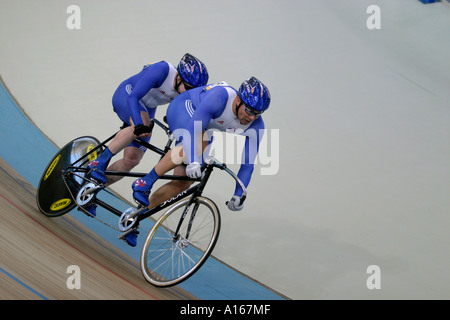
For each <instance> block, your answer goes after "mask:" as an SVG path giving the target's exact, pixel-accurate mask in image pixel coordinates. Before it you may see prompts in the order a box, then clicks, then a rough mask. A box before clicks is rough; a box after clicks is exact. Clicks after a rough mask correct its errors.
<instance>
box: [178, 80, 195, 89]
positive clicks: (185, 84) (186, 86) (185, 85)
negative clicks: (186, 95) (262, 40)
mask: <svg viewBox="0 0 450 320" xmlns="http://www.w3.org/2000/svg"><path fill="white" fill-rule="evenodd" d="M181 82H183V84H184V88H185V89H186V90H191V89H194V87H193V86H191V85H190V84H187V83H186V81H184V80H181Z"/></svg>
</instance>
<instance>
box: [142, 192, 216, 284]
mask: <svg viewBox="0 0 450 320" xmlns="http://www.w3.org/2000/svg"><path fill="white" fill-rule="evenodd" d="M190 201H191V199H189V198H188V199H185V200H182V201H180V202H178V203H176V204H175V205H174V206H173V207H171V208H170V209H169V210H167V212H165V213H164V214H163V215H162V216H161V218H159V220H158V221H157V222H156V223H155V225H154V226H153V228H152V229H151V230H150V233H149V234H148V236H147V239H146V240H145V243H144V246H143V248H142V253H141V271H142V274H143V276H144V278H145V279H146V280H147V281H148V282H150V283H151V284H153V285H155V286H157V287H169V286H173V285H176V284H178V283H180V282H182V281H184V280H186V279H187V278H189V277H190V276H192V275H193V274H194V273H195V272H196V271H197V270H198V269H199V268H200V267H201V266H202V265H203V263H204V262H205V261H206V259H208V257H209V255H210V254H211V252H212V251H213V249H214V246H215V244H216V242H217V239H218V237H219V231H220V213H219V209H218V208H217V206H216V204H215V203H214V202H213V201H212V200H210V199H208V198H205V197H196V198H194V200H193V202H192V203H191V204H189V203H190Z"/></svg>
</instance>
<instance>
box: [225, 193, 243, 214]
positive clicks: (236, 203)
mask: <svg viewBox="0 0 450 320" xmlns="http://www.w3.org/2000/svg"><path fill="white" fill-rule="evenodd" d="M227 205H228V209H230V210H232V211H240V210H242V209H243V208H244V202H242V203H241V197H239V196H233V197H232V198H231V200H230V201H227Z"/></svg>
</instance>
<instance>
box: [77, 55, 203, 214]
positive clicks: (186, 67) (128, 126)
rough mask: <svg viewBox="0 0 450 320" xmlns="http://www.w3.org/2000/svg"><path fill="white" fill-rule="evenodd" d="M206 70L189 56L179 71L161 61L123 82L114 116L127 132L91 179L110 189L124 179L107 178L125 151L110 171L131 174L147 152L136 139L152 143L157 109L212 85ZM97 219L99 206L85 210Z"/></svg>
mask: <svg viewBox="0 0 450 320" xmlns="http://www.w3.org/2000/svg"><path fill="white" fill-rule="evenodd" d="M208 78H209V76H208V71H207V69H206V66H205V65H204V64H203V62H201V61H200V60H199V59H197V58H196V57H194V56H193V55H191V54H189V53H186V54H185V55H184V56H183V57H182V59H181V60H180V62H179V64H178V67H177V68H175V67H174V66H173V65H172V64H171V63H168V62H165V61H160V62H156V63H153V64H148V65H145V66H144V67H143V69H142V70H141V71H140V72H139V73H137V74H136V75H133V76H132V77H130V78H128V79H126V80H125V81H123V82H122V83H121V84H120V85H119V87H118V88H117V90H116V91H115V93H114V95H113V99H112V104H113V107H114V112H116V113H117V115H118V116H119V118H120V119H121V120H122V121H123V123H124V126H125V127H124V128H123V129H122V130H120V131H119V132H118V133H117V135H116V136H115V137H114V139H113V140H111V143H110V144H109V146H108V147H107V148H106V149H105V151H104V152H103V153H102V154H101V155H100V157H99V158H98V159H96V160H94V161H92V162H91V163H89V165H88V168H89V169H90V173H89V174H90V177H91V178H93V179H95V180H97V181H98V182H100V183H102V184H107V185H110V184H112V183H114V182H116V181H118V180H119V179H120V178H121V177H116V176H110V177H108V178H106V176H105V170H106V168H107V166H108V164H109V162H110V160H111V158H112V157H113V156H114V155H115V154H117V153H118V152H120V151H121V150H124V153H123V158H122V159H119V160H117V161H116V162H114V163H113V164H111V165H110V166H109V167H108V170H113V171H126V172H129V171H131V169H133V168H134V167H135V166H136V165H138V164H139V162H140V161H141V159H142V157H143V155H144V152H145V150H146V148H144V147H142V146H141V145H139V144H138V143H136V142H134V141H133V140H134V139H135V138H136V137H139V138H141V139H142V140H144V141H146V142H148V141H149V140H150V127H149V124H150V120H151V119H152V118H154V116H155V112H156V107H157V106H159V105H163V104H167V103H169V102H171V101H172V100H173V99H174V98H175V97H176V96H178V95H179V94H180V93H183V92H185V91H186V90H189V89H192V88H196V87H199V86H204V85H205V84H206V83H207V82H208ZM85 209H86V210H87V211H88V212H89V213H91V214H92V215H94V216H95V214H96V208H95V205H90V206H87V207H86V208H85Z"/></svg>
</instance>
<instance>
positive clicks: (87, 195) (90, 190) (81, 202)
mask: <svg viewBox="0 0 450 320" xmlns="http://www.w3.org/2000/svg"><path fill="white" fill-rule="evenodd" d="M103 188H104V186H103V185H101V184H98V183H94V182H92V181H91V182H88V183H86V184H85V185H84V186H82V187H81V188H80V190H79V191H78V193H77V196H76V198H75V202H76V203H77V205H78V206H81V207H84V206H86V205H87V204H89V203H90V202H91V201H92V199H93V198H94V197H95V195H96V194H97V192H98V191H99V190H101V189H103Z"/></svg>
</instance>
